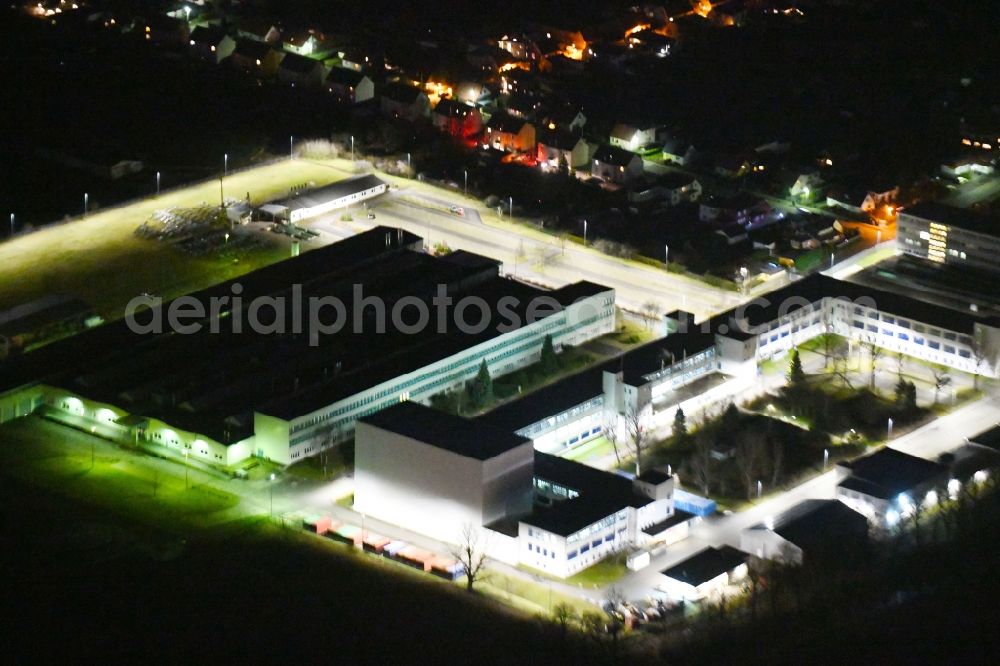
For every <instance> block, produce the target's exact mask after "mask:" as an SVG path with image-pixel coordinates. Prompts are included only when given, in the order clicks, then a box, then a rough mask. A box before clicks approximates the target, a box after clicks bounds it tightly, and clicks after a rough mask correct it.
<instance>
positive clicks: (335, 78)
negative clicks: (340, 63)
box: [325, 67, 375, 104]
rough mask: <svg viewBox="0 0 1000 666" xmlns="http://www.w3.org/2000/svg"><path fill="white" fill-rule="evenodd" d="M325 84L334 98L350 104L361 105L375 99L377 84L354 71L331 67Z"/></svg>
mask: <svg viewBox="0 0 1000 666" xmlns="http://www.w3.org/2000/svg"><path fill="white" fill-rule="evenodd" d="M325 83H326V89H327V90H328V91H329V92H330V93H331V94H333V96H334V97H336V98H337V99H338V100H340V101H342V102H346V103H348V104H360V103H361V102H367V101H368V100H370V99H372V98H373V97H375V84H374V83H372V80H371V79H370V78H368V76H367V75H365V74H363V73H361V72H358V71H355V70H353V69H346V68H344V67H331V68H330V71H329V73H327V75H326V81H325Z"/></svg>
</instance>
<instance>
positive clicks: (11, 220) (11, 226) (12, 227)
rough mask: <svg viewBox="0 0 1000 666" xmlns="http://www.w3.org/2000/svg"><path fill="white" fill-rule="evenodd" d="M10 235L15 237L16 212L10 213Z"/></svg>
mask: <svg viewBox="0 0 1000 666" xmlns="http://www.w3.org/2000/svg"><path fill="white" fill-rule="evenodd" d="M10 237H11V238H13V237H14V213H11V214H10Z"/></svg>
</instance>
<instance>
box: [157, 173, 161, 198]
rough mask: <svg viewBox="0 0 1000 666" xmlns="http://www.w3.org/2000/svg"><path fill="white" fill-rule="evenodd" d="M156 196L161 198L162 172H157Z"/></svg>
mask: <svg viewBox="0 0 1000 666" xmlns="http://www.w3.org/2000/svg"><path fill="white" fill-rule="evenodd" d="M156 196H160V172H159V171H157V172H156Z"/></svg>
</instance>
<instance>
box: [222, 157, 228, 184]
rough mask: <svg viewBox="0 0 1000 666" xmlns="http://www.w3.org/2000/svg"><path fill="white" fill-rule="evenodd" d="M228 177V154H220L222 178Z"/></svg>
mask: <svg viewBox="0 0 1000 666" xmlns="http://www.w3.org/2000/svg"><path fill="white" fill-rule="evenodd" d="M227 175H229V153H222V177H223V178H225V177H226V176H227Z"/></svg>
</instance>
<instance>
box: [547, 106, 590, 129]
mask: <svg viewBox="0 0 1000 666" xmlns="http://www.w3.org/2000/svg"><path fill="white" fill-rule="evenodd" d="M544 124H545V125H546V126H547V127H548V128H549V129H550V130H564V131H567V132H579V131H580V130H582V129H583V126H584V125H586V124H587V116H585V115H584V114H583V109H581V108H580V107H578V106H573V105H566V106H563V107H561V108H558V109H556V110H554V111H551V112H549V113H547V114H545V117H544Z"/></svg>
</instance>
